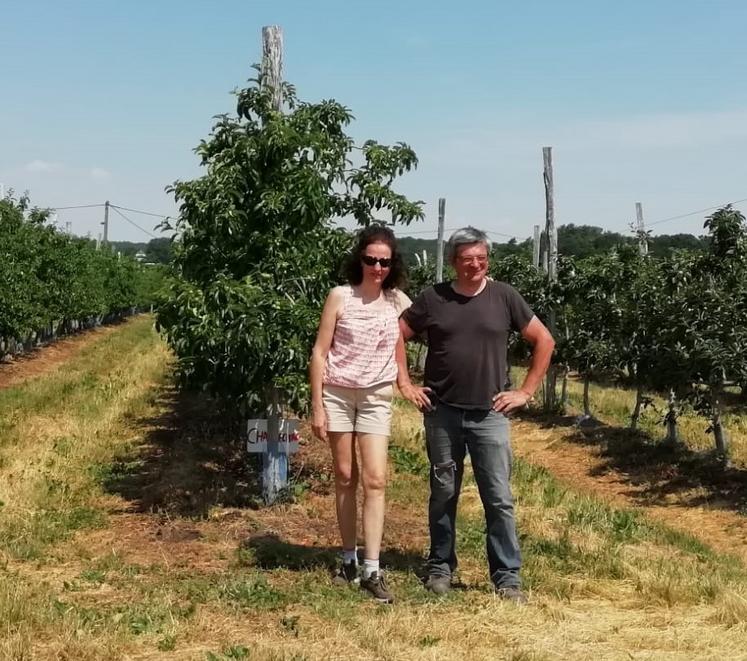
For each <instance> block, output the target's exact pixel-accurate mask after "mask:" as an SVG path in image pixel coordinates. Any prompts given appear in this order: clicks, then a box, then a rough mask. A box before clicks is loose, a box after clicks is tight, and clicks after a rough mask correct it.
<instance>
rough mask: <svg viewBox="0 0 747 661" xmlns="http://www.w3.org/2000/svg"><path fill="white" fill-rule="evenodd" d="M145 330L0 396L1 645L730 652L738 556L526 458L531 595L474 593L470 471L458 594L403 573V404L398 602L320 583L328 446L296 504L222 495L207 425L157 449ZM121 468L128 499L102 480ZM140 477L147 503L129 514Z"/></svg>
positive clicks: (409, 420) (63, 655)
mask: <svg viewBox="0 0 747 661" xmlns="http://www.w3.org/2000/svg"><path fill="white" fill-rule="evenodd" d="M149 323H150V322H149V321H148V320H140V321H138V322H136V323H134V324H131V325H130V326H127V327H124V328H123V329H121V330H120V331H118V332H117V333H116V334H114V335H112V337H111V339H110V340H101V342H102V344H99V343H95V344H92V345H91V346H90V347H89V349H90V350H89V351H86V352H84V353H81V354H80V355H79V356H77V357H76V358H75V361H74V362H73V363H72V364H70V365H69V367H68V369H67V370H66V371H65V372H64V373H62V372H60V373H58V374H55V375H51V376H49V377H47V378H45V379H42V380H39V381H37V382H34V383H33V384H27V385H26V386H24V387H23V388H17V389H11V390H9V391H6V392H7V393H8V394H7V395H6V397H7V399H5V400H1V399H0V406H2V409H1V410H3V411H4V413H5V412H7V413H8V415H7V416H6V415H4V418H3V422H2V427H0V460H1V463H0V485H2V486H0V489H2V490H3V492H2V496H0V497H2V498H3V500H4V501H5V503H6V504H5V506H4V508H3V510H2V511H0V512H1V515H2V519H0V533H1V534H2V541H0V548H2V552H3V554H4V562H3V568H2V569H0V621H2V623H3V627H2V630H1V631H2V633H0V658H2V659H50V660H51V659H76V660H77V659H83V660H88V659H91V660H93V659H97V660H98V659H179V660H182V659H195V660H198V659H199V660H210V661H214V660H216V659H220V660H222V661H224V660H228V659H250V658H251V659H263V660H270V659H277V660H280V659H288V660H291V659H294V660H301V659H392V660H395V659H408V660H410V659H412V660H421V659H422V660H426V659H427V660H435V659H439V660H441V659H447V660H448V659H459V660H466V661H472V660H477V659H510V660H513V661H520V660H525V661H526V660H539V659H568V658H573V659H595V660H596V659H628V658H640V659H694V658H698V659H724V658H729V659H740V658H747V653H746V652H745V645H744V641H745V639H747V570H746V569H745V567H744V565H743V564H742V563H741V562H740V561H739V560H737V559H735V558H732V557H726V556H722V555H720V554H717V553H715V552H714V551H713V550H712V549H711V548H709V547H708V546H707V545H706V544H704V543H703V542H701V541H699V540H697V539H695V538H694V537H690V536H688V535H683V534H680V533H676V532H673V531H672V530H671V529H669V528H667V527H665V526H663V525H661V524H658V523H652V522H651V521H650V520H649V519H647V518H646V516H645V515H644V514H643V513H641V512H639V511H632V510H628V509H625V508H620V507H616V506H613V505H611V504H609V503H608V502H605V501H603V500H599V499H597V498H595V497H593V496H592V495H589V494H588V493H583V492H580V491H577V490H575V489H574V488H571V487H569V486H567V485H564V484H562V483H560V482H558V481H557V480H556V479H555V477H554V476H553V475H551V474H550V473H549V472H548V471H546V470H543V469H541V468H538V467H537V466H535V465H532V464H530V463H527V462H525V461H517V463H516V469H515V475H514V489H515V494H516V501H517V508H518V516H519V530H520V534H521V542H522V548H523V552H524V559H525V569H524V577H525V582H526V585H527V587H528V589H529V590H530V593H531V603H530V605H529V606H528V607H525V608H518V607H515V606H513V605H511V604H506V603H504V602H502V601H499V600H497V599H496V598H495V596H494V595H493V594H492V592H491V591H490V590H489V584H488V582H487V576H486V562H485V557H484V532H483V530H484V524H483V521H482V509H481V505H480V502H479V497H478V495H477V492H476V488H475V485H474V482H473V481H472V480H471V479H467V480H466V483H465V486H464V493H463V497H462V500H461V503H460V518H459V538H458V549H459V554H460V578H461V582H462V584H463V586H464V587H463V588H462V589H456V590H454V591H452V592H451V593H450V594H449V595H447V596H446V597H445V598H437V597H433V596H431V595H429V594H427V593H426V592H425V591H424V590H423V588H422V586H421V584H420V581H419V579H418V577H417V576H416V574H415V573H414V571H413V570H414V569H415V568H416V567H417V565H418V561H419V558H420V556H421V555H422V553H423V551H424V546H425V543H426V530H425V521H424V515H425V503H426V499H427V484H426V480H425V479H424V474H427V471H428V466H427V463H426V462H425V459H424V456H423V447H422V445H423V437H422V429H421V422H420V418H419V416H418V415H417V414H416V413H415V412H414V411H413V410H412V409H411V408H409V406H407V405H404V404H402V403H401V402H400V403H398V404H397V409H396V416H395V426H394V435H393V445H394V446H395V448H396V449H393V452H392V463H393V467H394V470H393V471H392V475H391V478H392V479H391V487H390V490H389V519H388V524H387V529H386V536H387V540H386V546H387V555H386V562H387V564H388V567H389V570H390V571H389V576H390V582H391V584H392V586H393V589H394V591H395V594H396V595H397V598H398V601H397V603H396V604H394V605H393V606H390V607H379V606H377V605H375V604H373V603H371V602H370V601H368V600H366V599H365V597H364V596H363V595H361V593H360V592H359V591H357V590H355V589H350V590H340V589H335V588H333V587H332V586H331V584H330V582H329V580H328V575H327V568H326V565H327V563H328V562H329V561H330V560H331V559H332V558H333V557H334V554H333V550H332V548H331V547H334V545H335V543H336V533H335V532H334V527H335V526H334V514H333V507H332V498H331V495H330V489H329V479H328V465H326V466H325V464H324V462H325V461H328V460H327V459H326V452H325V450H324V448H323V447H320V446H319V445H318V444H314V443H310V444H309V445H307V446H306V447H305V448H304V452H303V454H302V455H301V457H300V462H303V464H304V469H303V471H302V472H301V477H300V478H299V479H302V480H304V482H303V483H302V484H300V485H299V486H301V487H302V488H301V489H300V490H299V493H300V494H301V496H300V500H298V501H297V502H292V503H286V504H282V505H278V506H276V507H273V508H262V509H259V510H253V509H248V508H247V507H246V506H238V505H237V503H239V502H240V499H238V497H236V493H234V494H233V497H232V494H231V493H230V492H231V490H232V489H233V490H234V491H235V492H238V490H240V489H241V488H243V487H241V486H240V485H238V484H237V483H235V482H234V481H232V480H231V479H229V478H230V475H229V473H230V472H231V470H233V468H231V467H229V466H228V465H227V464H225V463H224V464H220V461H221V460H220V459H219V458H216V457H220V456H221V455H216V454H213V455H210V454H206V452H205V448H211V447H212V446H218V445H220V443H216V440H215V439H216V433H217V432H216V429H215V427H214V426H213V423H212V422H211V423H210V424H208V423H206V422H199V424H198V423H194V424H192V425H191V426H189V428H188V429H187V426H188V425H187V422H185V421H180V422H179V423H178V424H177V425H176V427H177V428H175V429H172V430H171V431H170V432H169V433H171V434H173V436H170V437H169V438H170V439H171V440H170V441H168V439H166V440H164V439H162V440H163V441H164V442H163V443H162V444H161V445H158V446H157V447H154V440H153V439H154V438H155V437H154V435H153V429H152V423H144V422H143V420H144V419H146V418H147V419H151V420H152V419H155V418H158V417H159V414H163V413H168V412H169V411H168V408H169V407H170V406H171V405H172V404H170V403H169V400H168V399H164V398H163V397H162V396H161V395H162V394H163V393H164V392H166V391H167V387H166V385H165V378H166V373H167V370H168V364H169V357H168V355H167V353H166V352H165V350H164V348H163V346H162V345H161V344H160V342H159V341H158V340H157V339H156V338H155V336H154V335H153V333H152V331H151V330H150V328H149ZM0 397H1V395H0ZM521 424H522V425H527V424H530V423H521ZM180 425H181V426H182V427H184V428H183V429H180V428H178V427H179V426H180ZM167 441H168V442H167ZM226 442H229V441H228V440H227V441H226ZM226 456H230V455H226ZM151 460H152V461H158V462H160V464H159V466H158V469H157V470H156V469H154V467H153V466H151V465H150V464H148V461H151ZM130 466H134V467H137V468H138V470H139V471H140V473H139V474H138V479H139V480H140V482H137V485H138V488H139V489H140V490H141V491H142V493H141V492H132V493H131V495H128V493H129V492H127V493H126V492H125V490H123V489H120V490H119V491H112V490H111V489H109V490H108V491H107V490H106V485H107V484H109V483H110V482H111V481H112V476H113V475H114V474H115V473H117V472H118V471H119V472H122V471H124V472H125V473H126V472H127V470H129V468H128V467H130ZM144 466H145V467H146V468H147V470H144V469H143V467H144ZM187 467H190V469H189V470H192V471H198V470H202V471H205V472H206V474H208V475H211V476H213V477H211V478H210V480H207V481H204V482H201V481H199V480H197V479H195V481H194V484H197V485H200V486H199V487H197V490H198V491H199V490H200V489H202V490H203V491H202V492H200V493H195V489H191V493H188V494H185V493H184V489H182V490H181V491H180V492H179V494H178V497H176V496H174V494H173V493H172V491H171V490H170V489H169V488H167V487H170V486H173V485H164V484H162V482H164V481H167V482H168V481H173V480H176V479H177V478H178V480H181V481H183V480H186V479H188V478H189V475H188V472H189V471H188V469H187ZM149 471H151V472H149ZM180 484H181V482H180ZM214 484H217V485H218V486H219V487H220V488H215V489H213V486H212V485H214ZM50 485H52V488H51V489H50ZM227 485H228V486H227ZM208 487H209V488H208ZM185 489H186V487H185ZM146 492H147V493H150V494H156V495H158V496H159V497H160V499H158V500H149V501H147V502H149V503H152V504H151V505H150V506H149V508H147V509H143V508H142V507H140V505H142V495H143V493H146ZM189 503H193V504H194V508H193V509H192V510H189V509H185V504H189ZM7 513H10V516H6V514H7ZM50 513H54V516H55V517H57V518H56V519H54V517H53V520H52V522H51V523H50V520H49V517H50ZM39 517H41V518H39ZM36 519H38V520H43V521H45V522H46V523H45V525H46V527H44V526H40V525H37V524H32V523H30V522H33V521H34V520H36ZM92 526H99V528H92ZM50 530H51V532H50Z"/></svg>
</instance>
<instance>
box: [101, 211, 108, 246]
mask: <svg viewBox="0 0 747 661" xmlns="http://www.w3.org/2000/svg"><path fill="white" fill-rule="evenodd" d="M101 224H102V225H103V226H104V243H109V200H107V201H106V202H104V222H103V223H101Z"/></svg>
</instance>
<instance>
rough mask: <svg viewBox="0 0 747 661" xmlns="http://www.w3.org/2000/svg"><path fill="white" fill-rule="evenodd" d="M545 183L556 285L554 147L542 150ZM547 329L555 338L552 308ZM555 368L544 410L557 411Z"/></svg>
mask: <svg viewBox="0 0 747 661" xmlns="http://www.w3.org/2000/svg"><path fill="white" fill-rule="evenodd" d="M542 161H543V164H544V173H543V178H544V181H545V237H546V242H547V282H548V285H551V284H552V283H554V282H555V281H556V280H557V278H558V231H557V229H556V228H555V198H554V195H555V190H554V181H553V169H552V147H543V148H542ZM547 328H548V330H549V331H550V333H551V334H552V336H553V337H555V336H556V311H555V309H554V308H551V309H550V311H549V312H548V315H547ZM555 381H556V373H555V366H554V365H550V368H549V369H548V370H547V375H546V376H545V391H544V402H543V404H544V408H545V410H546V411H553V410H555V406H556V397H555Z"/></svg>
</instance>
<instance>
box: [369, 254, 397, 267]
mask: <svg viewBox="0 0 747 661" xmlns="http://www.w3.org/2000/svg"><path fill="white" fill-rule="evenodd" d="M361 261H362V262H363V263H364V264H365V265H366V266H376V264H377V263H378V264H381V268H383V269H388V268H389V267H390V266H391V265H392V259H391V257H372V256H371V255H362V256H361Z"/></svg>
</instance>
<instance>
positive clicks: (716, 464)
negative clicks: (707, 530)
mask: <svg viewBox="0 0 747 661" xmlns="http://www.w3.org/2000/svg"><path fill="white" fill-rule="evenodd" d="M522 418H524V419H526V420H528V421H531V422H534V423H537V424H540V425H541V426H542V427H544V428H551V427H566V428H572V430H573V431H572V433H571V435H570V436H569V437H567V440H568V441H569V442H571V443H575V444H578V445H584V446H591V447H594V448H596V449H597V450H598V452H599V460H600V462H599V464H598V465H597V466H596V467H595V468H594V469H593V470H592V471H591V473H590V474H591V475H592V476H599V475H602V474H605V473H607V472H609V471H611V470H614V471H616V472H617V473H618V474H619V476H620V479H621V480H623V481H625V482H627V483H628V484H630V485H632V486H635V487H636V488H635V489H634V490H631V493H630V494H629V495H630V496H631V497H633V498H635V499H637V500H639V501H641V503H642V504H643V503H645V504H648V505H651V504H654V505H661V506H666V505H668V504H670V503H671V501H672V499H671V497H672V496H675V497H676V500H677V502H678V503H679V504H683V505H690V506H706V507H710V508H718V509H725V510H731V511H737V512H739V513H740V514H745V515H747V470H745V469H743V468H738V467H735V466H732V465H725V464H724V463H723V462H722V461H721V460H720V458H719V457H718V456H717V455H716V453H715V452H697V451H694V450H690V449H688V448H686V447H685V446H683V445H674V446H673V445H670V444H668V443H665V442H663V441H662V440H661V439H656V438H653V437H651V436H650V435H649V434H647V433H645V432H641V431H632V430H630V429H625V428H621V427H612V426H608V425H605V424H603V423H600V422H598V421H592V422H591V423H588V422H587V423H586V425H585V426H584V425H582V426H579V425H578V424H577V420H578V419H577V418H576V417H574V416H560V415H555V416H550V415H546V414H540V413H527V414H523V415H522Z"/></svg>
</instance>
